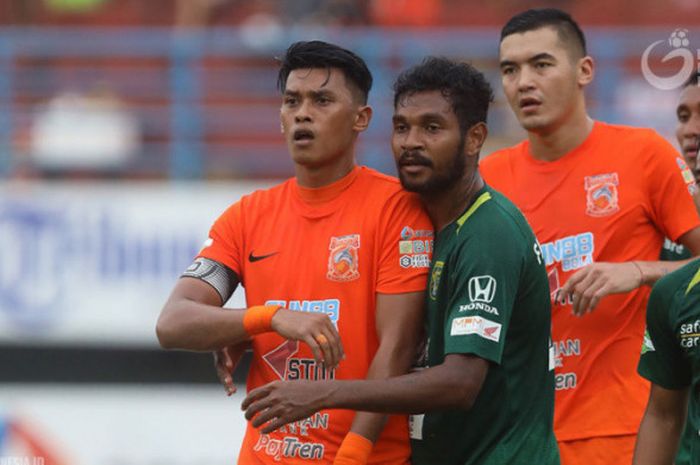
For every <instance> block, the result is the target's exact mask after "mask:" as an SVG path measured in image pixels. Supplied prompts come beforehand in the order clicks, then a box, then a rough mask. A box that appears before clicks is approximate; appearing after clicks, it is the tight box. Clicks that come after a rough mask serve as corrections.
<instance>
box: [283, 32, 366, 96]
mask: <svg viewBox="0 0 700 465" xmlns="http://www.w3.org/2000/svg"><path fill="white" fill-rule="evenodd" d="M305 68H310V69H312V68H315V69H317V68H321V69H326V70H328V71H329V72H330V70H331V68H338V69H339V70H341V71H342V72H343V75H344V76H345V79H347V80H348V81H349V82H351V83H353V84H354V85H355V86H356V87H357V90H358V91H359V92H360V95H361V96H362V103H367V97H368V96H369V91H370V89H371V88H372V73H371V72H370V71H369V68H368V67H367V64H366V63H365V61H364V60H363V59H362V58H360V57H359V56H357V55H356V54H355V53H353V52H351V51H350V50H347V49H344V48H342V47H339V46H337V45H334V44H329V43H328V42H323V41H320V40H311V41H302V42H295V43H293V44H292V45H290V46H289V48H288V49H287V51H286V52H285V53H284V56H283V57H282V58H281V59H280V70H279V74H278V76H277V87H278V88H279V90H280V91H281V92H284V90H285V88H286V87H287V78H288V77H289V73H291V72H292V71H294V70H295V69H305Z"/></svg>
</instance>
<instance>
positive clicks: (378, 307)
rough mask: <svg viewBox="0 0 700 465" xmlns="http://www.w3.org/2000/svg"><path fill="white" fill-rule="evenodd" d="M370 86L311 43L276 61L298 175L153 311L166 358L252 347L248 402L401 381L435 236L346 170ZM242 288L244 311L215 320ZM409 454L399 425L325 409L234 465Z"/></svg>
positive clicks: (262, 442) (344, 54)
mask: <svg viewBox="0 0 700 465" xmlns="http://www.w3.org/2000/svg"><path fill="white" fill-rule="evenodd" d="M371 85H372V76H371V74H370V72H369V70H368V68H367V66H366V64H365V63H364V61H363V60H362V59H361V58H360V57H358V56H357V55H355V54H354V53H352V52H351V51H349V50H346V49H343V48H341V47H338V46H336V45H332V44H328V43H325V42H320V41H311V42H298V43H295V44H292V45H291V46H290V47H289V48H288V49H287V52H286V54H285V55H284V57H283V59H282V62H281V67H280V72H279V88H280V90H281V91H282V94H283V97H282V100H283V101H282V107H281V110H280V117H281V122H282V130H283V133H284V137H285V140H286V142H287V146H288V148H289V151H290V154H291V157H292V161H293V162H294V169H295V174H296V176H295V178H293V179H290V180H288V181H286V182H284V183H282V184H280V185H278V186H275V187H273V188H271V189H268V190H261V191H256V192H254V193H252V194H250V195H247V196H244V197H243V198H242V199H241V200H239V201H238V202H236V203H234V204H233V205H232V206H231V207H230V208H229V209H228V210H226V211H225V212H224V213H223V214H222V215H221V217H219V219H218V220H216V222H215V223H214V225H213V227H212V228H211V232H210V235H209V239H208V240H207V242H206V243H205V246H204V248H203V249H202V250H201V252H200V254H199V256H198V257H197V258H196V259H195V261H194V263H193V265H192V266H191V267H190V268H189V269H188V270H187V271H186V272H185V274H184V275H183V277H182V279H180V280H179V281H178V283H177V284H176V286H175V289H174V290H173V292H172V294H171V296H170V298H169V299H168V302H167V303H166V304H165V307H164V308H163V311H162V313H161V316H160V319H159V321H158V326H157V332H158V337H159V340H160V342H161V345H163V347H166V348H182V349H190V350H219V351H221V350H223V349H226V348H227V347H230V346H236V345H239V344H240V343H245V342H248V341H250V343H251V345H252V349H253V359H252V363H251V369H250V373H249V375H248V389H253V388H255V387H258V386H262V385H263V384H266V383H269V382H270V381H273V380H280V379H281V380H293V379H306V380H316V379H356V378H365V377H368V378H385V377H389V376H395V375H399V374H402V373H405V372H406V371H407V370H408V369H409V367H410V366H411V363H412V361H413V359H414V354H415V350H416V349H415V347H416V346H417V344H418V339H419V335H420V332H421V322H422V314H423V291H424V290H425V285H426V276H427V271H428V266H429V261H430V252H431V250H432V235H433V233H432V227H431V225H430V220H429V218H428V217H427V216H426V215H425V212H424V211H423V210H422V208H421V205H420V202H419V199H418V198H417V196H415V195H413V194H410V193H407V192H404V191H402V190H401V187H400V185H399V183H398V181H397V180H396V179H395V178H391V177H389V176H385V175H383V174H380V173H378V172H376V171H374V170H371V169H368V168H364V167H358V166H356V165H355V150H356V145H357V137H358V135H359V134H360V133H361V132H363V131H364V130H365V129H366V128H367V126H368V125H369V122H370V119H371V116H372V109H371V108H370V107H369V106H368V105H367V95H368V92H369V90H370V87H371ZM239 283H240V284H242V285H243V286H244V287H245V291H246V300H247V304H248V305H249V308H248V309H240V310H229V309H226V310H222V308H221V306H222V305H223V304H224V303H225V302H226V301H227V300H228V298H229V297H230V296H231V294H232V293H233V290H234V289H235V288H236V286H237V285H238V284H239ZM343 348H345V350H343ZM385 424H386V427H385ZM409 453H410V450H409V443H408V425H407V421H406V417H405V416H394V417H390V418H389V419H388V420H387V417H385V416H384V415H377V414H370V413H366V412H360V413H357V414H356V415H355V414H353V413H352V412H349V411H343V410H329V411H323V412H319V413H317V414H315V415H313V416H312V417H310V418H300V419H299V421H298V422H296V423H294V424H292V425H288V426H287V427H286V428H284V429H280V430H278V431H275V432H269V433H265V434H260V432H259V431H258V430H257V429H255V428H252V427H250V425H249V426H248V428H247V430H246V435H245V438H244V440H243V445H242V447H241V450H240V455H239V459H238V463H240V464H242V465H250V464H276V463H285V464H306V463H309V461H313V463H320V464H331V463H333V464H336V465H361V464H364V463H369V464H377V465H378V464H392V465H407V463H408V457H409Z"/></svg>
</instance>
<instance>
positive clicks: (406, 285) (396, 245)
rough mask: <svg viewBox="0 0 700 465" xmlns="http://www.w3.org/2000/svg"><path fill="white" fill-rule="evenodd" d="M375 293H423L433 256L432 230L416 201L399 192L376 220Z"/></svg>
mask: <svg viewBox="0 0 700 465" xmlns="http://www.w3.org/2000/svg"><path fill="white" fill-rule="evenodd" d="M379 228H380V230H379V241H380V242H379V243H380V246H379V252H378V253H379V262H378V263H379V268H378V272H377V286H376V289H377V292H380V293H383V294H401V293H404V292H419V291H424V290H425V289H426V280H427V276H428V269H429V267H430V258H431V257H432V252H433V226H432V224H431V223H430V219H429V218H428V215H427V214H426V213H425V211H424V210H423V207H422V206H421V204H420V201H419V200H418V197H417V196H415V195H413V194H408V193H406V192H398V193H397V194H395V195H393V196H391V197H390V199H389V200H388V202H387V203H386V204H385V205H384V208H383V209H382V213H381V217H380V219H379Z"/></svg>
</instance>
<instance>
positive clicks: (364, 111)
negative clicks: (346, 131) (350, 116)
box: [352, 105, 372, 132]
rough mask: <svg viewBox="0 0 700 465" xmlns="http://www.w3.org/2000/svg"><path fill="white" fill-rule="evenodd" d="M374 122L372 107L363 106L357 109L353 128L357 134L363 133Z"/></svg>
mask: <svg viewBox="0 0 700 465" xmlns="http://www.w3.org/2000/svg"><path fill="white" fill-rule="evenodd" d="M371 120H372V107H370V106H369V105H363V106H361V107H359V108H358V109H357V113H356V114H355V122H354V123H353V125H352V128H353V129H354V130H355V131H357V132H362V131H364V130H365V129H367V128H368V127H369V122H370V121H371Z"/></svg>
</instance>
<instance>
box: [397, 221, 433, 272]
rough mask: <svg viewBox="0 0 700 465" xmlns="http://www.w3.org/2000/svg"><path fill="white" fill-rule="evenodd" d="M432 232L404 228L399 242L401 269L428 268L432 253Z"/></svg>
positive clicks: (408, 227)
mask: <svg viewBox="0 0 700 465" xmlns="http://www.w3.org/2000/svg"><path fill="white" fill-rule="evenodd" d="M432 237H433V232H432V231H430V230H420V229H419V230H414V229H413V228H411V227H410V226H404V227H403V229H402V230H401V240H400V241H399V265H400V266H401V268H428V267H429V266H430V256H431V255H432V253H433V239H432Z"/></svg>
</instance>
